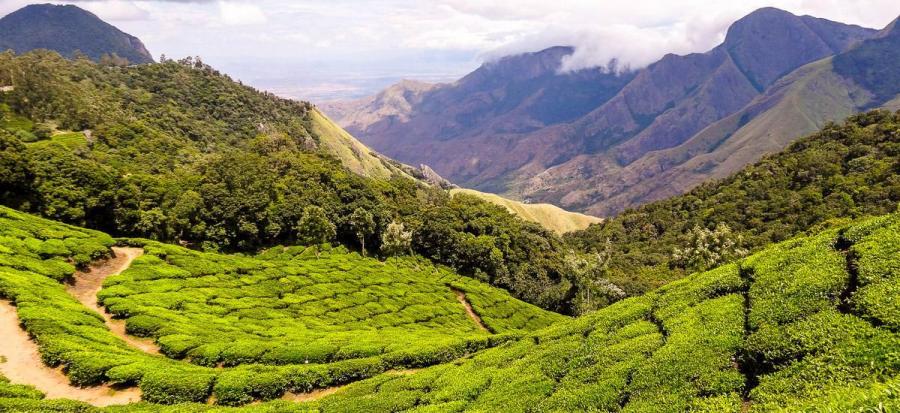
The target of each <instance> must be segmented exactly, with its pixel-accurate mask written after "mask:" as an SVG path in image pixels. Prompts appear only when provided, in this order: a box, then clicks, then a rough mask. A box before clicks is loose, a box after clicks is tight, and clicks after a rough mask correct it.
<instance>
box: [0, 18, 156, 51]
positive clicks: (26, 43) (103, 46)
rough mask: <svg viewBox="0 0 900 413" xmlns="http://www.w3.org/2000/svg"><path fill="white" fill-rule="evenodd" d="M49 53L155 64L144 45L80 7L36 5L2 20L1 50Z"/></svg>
mask: <svg viewBox="0 0 900 413" xmlns="http://www.w3.org/2000/svg"><path fill="white" fill-rule="evenodd" d="M8 49H12V50H13V51H15V52H16V53H24V52H27V51H29V50H34V49H49V50H54V51H56V52H58V53H59V54H61V55H63V56H65V57H68V58H71V57H73V56H74V55H75V52H76V51H79V50H80V51H81V52H82V53H84V54H85V55H87V56H88V57H90V58H91V59H94V60H99V59H100V57H101V56H103V55H104V54H109V55H112V54H113V53H115V54H116V55H118V56H119V57H124V58H126V59H128V61H129V62H131V63H152V62H153V56H151V55H150V52H148V51H147V49H146V48H145V47H144V44H143V43H141V41H140V40H139V39H138V38H137V37H134V36H132V35H130V34H128V33H125V32H123V31H121V30H119V29H117V28H115V27H114V26H112V25H110V24H108V23H106V22H104V21H103V20H100V18H98V17H97V16H95V15H94V14H92V13H90V12H88V11H85V10H83V9H81V8H78V7H76V6H71V5H67V6H57V5H52V4H34V5H30V6H25V7H23V8H21V9H19V10H17V11H15V12H12V13H10V14H9V15H7V16H6V17H3V18H2V19H0V50H8Z"/></svg>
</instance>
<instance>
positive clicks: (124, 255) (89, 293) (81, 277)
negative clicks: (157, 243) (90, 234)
mask: <svg viewBox="0 0 900 413" xmlns="http://www.w3.org/2000/svg"><path fill="white" fill-rule="evenodd" d="M112 250H113V252H114V253H115V257H114V258H111V259H108V260H106V261H103V262H100V263H98V264H95V265H92V266H91V268H90V269H89V270H88V271H87V272H84V271H78V272H76V273H75V275H74V278H75V282H74V283H73V284H70V285H69V286H67V287H66V291H68V292H69V294H71V295H72V296H73V297H75V298H76V299H77V300H78V301H80V302H81V304H83V305H84V306H85V307H87V308H90V309H91V310H94V311H96V312H98V313H100V315H102V316H103V319H104V320H105V321H106V327H108V328H109V330H110V331H112V333H113V334H115V335H116V336H118V337H119V338H121V339H122V340H124V341H125V342H126V343H128V345H130V346H132V347H134V348H136V349H138V350H141V351H143V352H145V353H150V354H159V346H158V345H156V343H154V342H153V341H152V340H148V339H143V338H138V337H134V336H130V335H128V334H126V333H125V321H124V320H116V319H113V318H112V316H111V315H110V314H109V313H107V312H106V310H105V309H103V308H102V307H100V305H99V304H98V303H97V293H99V292H100V289H101V288H103V281H104V280H106V279H107V278H108V277H110V276H113V275H117V274H120V273H121V272H122V271H125V270H126V269H128V267H129V266H130V265H131V262H132V261H134V259H135V258H137V257H140V256H141V255H144V250H143V249H142V248H127V247H113V248H112Z"/></svg>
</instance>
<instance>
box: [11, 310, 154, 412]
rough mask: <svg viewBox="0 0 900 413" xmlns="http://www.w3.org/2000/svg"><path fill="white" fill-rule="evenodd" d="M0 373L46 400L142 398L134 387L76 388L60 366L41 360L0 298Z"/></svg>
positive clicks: (97, 403) (95, 401) (114, 401)
mask: <svg viewBox="0 0 900 413" xmlns="http://www.w3.org/2000/svg"><path fill="white" fill-rule="evenodd" d="M0 356H3V358H2V359H0V361H3V360H5V361H4V362H0V372H2V373H3V375H4V376H6V378H8V379H9V380H10V381H11V382H12V383H15V384H30V385H32V386H34V387H36V388H37V389H38V390H40V391H42V392H44V394H46V395H47V398H48V399H72V400H79V401H83V402H86V403H90V404H92V405H95V406H109V405H113V404H127V403H134V402H138V401H140V400H141V391H140V390H139V389H137V388H127V389H121V390H117V389H114V388H112V387H110V386H96V387H84V388H82V387H75V386H72V385H71V384H69V378H68V377H66V375H65V374H63V372H62V368H58V369H51V368H50V367H47V366H46V365H44V363H43V362H42V361H41V353H40V352H39V351H38V346H37V344H36V343H35V342H34V341H33V340H31V338H30V337H29V336H28V333H27V332H25V330H23V329H22V328H21V327H19V317H18V314H17V313H16V307H15V306H13V305H12V303H10V302H9V301H5V300H4V301H0Z"/></svg>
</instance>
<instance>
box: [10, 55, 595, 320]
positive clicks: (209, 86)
mask: <svg viewBox="0 0 900 413" xmlns="http://www.w3.org/2000/svg"><path fill="white" fill-rule="evenodd" d="M0 72H2V74H0V84H2V85H4V86H8V87H6V88H5V89H4V91H3V92H0V114H2V119H0V165H2V167H3V168H4V169H3V173H2V174H0V203H2V204H3V205H7V206H12V207H15V208H19V209H22V210H26V211H31V212H34V213H39V214H41V215H43V216H45V217H48V218H53V219H56V220H59V221H63V222H66V223H70V224H75V225H80V226H85V227H89V228H93V229H98V230H103V231H106V232H108V233H112V234H115V235H117V236H131V237H144V238H151V239H156V240H161V241H168V242H172V243H183V244H184V245H188V246H191V247H193V248H200V249H206V250H210V251H215V250H224V251H245V252H246V251H249V252H255V251H258V250H260V249H263V248H267V247H271V246H274V245H279V244H288V245H291V244H297V243H305V242H308V241H307V240H305V239H304V237H307V236H309V234H308V233H306V232H305V231H306V230H307V228H313V226H312V224H311V223H310V222H311V221H308V220H307V221H304V216H306V217H307V218H310V217H314V216H316V217H318V216H321V215H324V218H323V219H324V221H327V222H326V223H325V224H323V226H322V227H318V228H316V230H317V231H318V230H322V231H323V232H321V234H324V236H325V238H327V240H333V241H336V242H338V243H340V244H342V245H345V246H347V247H348V248H350V249H354V250H358V251H360V252H363V253H366V254H374V255H379V256H385V255H386V254H387V252H386V249H383V248H382V245H383V244H384V240H385V237H386V236H388V235H387V234H388V230H389V229H390V228H394V229H395V230H396V229H398V228H399V229H400V231H395V232H394V233H393V234H394V235H395V236H397V237H399V238H403V236H404V235H405V234H408V235H409V237H407V238H406V240H405V241H403V242H405V243H407V244H408V246H401V247H400V248H399V249H400V250H401V251H408V250H412V251H414V252H416V253H418V254H421V255H423V256H426V257H428V258H429V259H431V260H434V261H435V262H437V263H441V264H445V265H450V266H452V267H453V268H454V269H456V270H457V271H458V272H460V273H463V274H465V275H467V276H473V277H478V278H479V279H482V280H486V281H488V282H490V283H492V284H493V285H495V286H500V287H502V288H505V289H508V290H509V291H510V292H511V293H513V294H514V295H515V296H516V297H518V298H521V299H525V300H527V301H528V302H531V303H534V304H538V305H540V306H542V307H544V308H547V309H554V310H558V311H562V312H569V311H571V310H569V308H570V303H569V301H570V300H571V299H572V290H573V289H577V288H578V287H577V282H573V280H568V279H567V277H568V275H567V271H566V270H565V265H566V264H565V261H564V258H565V254H567V250H568V249H567V248H566V247H565V246H564V245H563V243H562V240H561V239H560V238H559V237H558V236H557V235H556V234H553V233H552V232H551V231H549V230H547V229H545V228H542V227H540V226H539V225H537V224H534V223H530V222H526V221H524V220H521V219H518V218H517V217H516V216H514V215H512V214H511V213H510V212H508V211H507V210H506V209H505V208H502V207H497V206H494V205H492V204H490V203H488V202H485V201H482V200H480V199H477V198H474V197H465V198H461V197H452V196H451V195H450V194H449V193H448V192H447V191H446V190H445V189H444V188H445V187H446V186H447V183H446V182H445V181H442V180H441V179H440V177H439V176H437V175H436V174H434V173H432V172H431V171H430V170H429V169H428V168H422V169H416V168H411V167H409V166H406V165H403V164H400V163H398V162H395V161H393V160H390V159H388V158H386V157H383V156H381V155H379V154H377V153H375V152H373V151H371V150H369V149H368V148H367V147H365V146H364V145H362V144H361V143H359V142H358V141H357V140H355V139H354V138H353V137H352V136H351V135H349V134H347V133H346V132H344V131H343V130H342V129H341V128H339V127H337V126H336V125H335V124H334V123H333V122H331V121H330V120H328V118H327V117H325V116H324V115H323V114H322V113H321V112H319V111H318V110H317V109H316V107H315V106H313V105H311V104H309V103H307V102H298V101H292V100H287V99H281V98H278V97H275V96H274V95H272V94H270V93H265V92H261V91H257V90H254V89H252V88H250V87H247V86H244V85H242V84H240V83H239V82H235V81H233V80H232V79H230V78H229V77H228V76H225V75H223V74H221V73H219V72H218V71H216V70H215V69H213V68H212V67H210V66H208V65H205V64H203V62H202V61H198V60H194V59H193V58H188V59H182V60H179V61H174V60H166V61H165V62H163V63H159V64H147V65H134V66H127V67H119V66H115V67H110V66H105V65H102V64H97V63H93V62H91V61H88V60H86V59H77V60H68V59H64V58H62V57H60V56H59V55H58V54H56V53H54V52H49V51H34V52H29V53H26V54H23V55H18V56H14V55H11V54H3V55H0ZM88 74H89V76H87V77H85V76H86V75H88ZM318 212H321V213H322V214H321V215H319V214H317V213H318ZM392 224H393V226H392ZM330 226H333V232H331V231H328V228H329V227H330ZM317 234H319V233H317ZM485 257H489V258H488V259H486V258H485ZM526 263H527V264H526Z"/></svg>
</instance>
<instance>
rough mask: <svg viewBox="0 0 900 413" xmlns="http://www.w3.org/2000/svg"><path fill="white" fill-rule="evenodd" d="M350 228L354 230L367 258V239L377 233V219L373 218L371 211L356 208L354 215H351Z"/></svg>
mask: <svg viewBox="0 0 900 413" xmlns="http://www.w3.org/2000/svg"><path fill="white" fill-rule="evenodd" d="M350 227H351V228H353V233H355V234H356V239H358V240H359V245H360V246H361V247H362V254H363V256H364V257H365V256H366V238H368V237H370V236H371V235H372V234H374V233H375V218H373V217H372V214H371V213H370V212H369V211H366V210H365V209H362V208H356V209H355V210H353V213H352V214H350Z"/></svg>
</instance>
